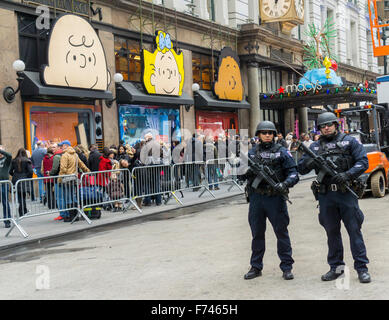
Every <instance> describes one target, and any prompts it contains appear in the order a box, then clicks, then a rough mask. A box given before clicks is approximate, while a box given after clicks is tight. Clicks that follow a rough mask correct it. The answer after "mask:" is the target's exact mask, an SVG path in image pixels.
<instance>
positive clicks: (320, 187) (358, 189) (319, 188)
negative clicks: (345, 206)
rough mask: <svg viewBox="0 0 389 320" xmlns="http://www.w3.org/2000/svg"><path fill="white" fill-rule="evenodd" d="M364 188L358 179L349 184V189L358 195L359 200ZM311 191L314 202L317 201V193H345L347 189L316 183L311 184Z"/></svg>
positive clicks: (336, 185) (335, 185)
mask: <svg viewBox="0 0 389 320" xmlns="http://www.w3.org/2000/svg"><path fill="white" fill-rule="evenodd" d="M365 187H366V186H365V184H363V183H362V181H361V180H359V179H356V180H354V181H353V182H352V183H351V184H350V188H351V189H352V190H353V191H354V192H355V193H356V194H357V195H358V197H359V198H361V197H362V195H363V193H364V191H365ZM311 190H312V192H313V195H314V196H315V199H316V200H318V195H319V193H320V194H326V193H327V192H329V191H333V192H337V191H339V192H341V193H346V192H347V189H346V188H345V187H344V186H339V185H338V184H324V183H319V182H317V181H313V182H312V184H311Z"/></svg>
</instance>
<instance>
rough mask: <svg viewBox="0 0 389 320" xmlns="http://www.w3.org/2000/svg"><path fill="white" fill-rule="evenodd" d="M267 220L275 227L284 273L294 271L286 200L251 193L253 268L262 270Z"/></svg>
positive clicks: (250, 218)
mask: <svg viewBox="0 0 389 320" xmlns="http://www.w3.org/2000/svg"><path fill="white" fill-rule="evenodd" d="M266 218H268V219H269V221H270V223H271V225H272V226H273V230H274V233H275V235H276V237H277V253H278V256H279V258H280V260H281V264H280V268H281V270H282V271H289V270H292V264H293V263H294V261H293V259H292V246H291V244H290V238H289V233H288V225H289V215H288V209H287V206H286V202H285V200H283V199H282V198H281V197H280V196H266V195H260V194H258V193H250V206H249V224H250V228H251V234H252V236H253V240H252V243H251V250H252V254H251V260H250V264H251V266H252V267H255V268H258V269H259V270H262V268H263V255H264V254H265V231H266Z"/></svg>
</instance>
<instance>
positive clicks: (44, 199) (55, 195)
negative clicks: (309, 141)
mask: <svg viewBox="0 0 389 320" xmlns="http://www.w3.org/2000/svg"><path fill="white" fill-rule="evenodd" d="M39 184H41V185H42V186H44V187H43V188H41V189H40V188H39ZM78 189H79V181H78V177H77V175H75V174H72V175H62V176H50V177H40V178H30V179H21V180H18V181H17V182H16V184H15V186H14V188H13V203H14V204H15V206H14V215H15V221H16V224H15V225H14V226H16V227H18V224H19V222H21V221H22V220H24V219H27V218H34V217H37V216H42V215H47V214H53V213H59V214H60V215H61V214H64V215H65V214H66V215H69V216H73V217H74V218H73V221H72V223H73V222H74V221H75V220H76V219H77V218H78V217H79V215H80V214H81V215H82V216H83V217H84V219H85V220H86V222H87V223H88V224H91V221H90V220H89V219H88V217H87V216H86V215H85V214H84V213H83V212H81V211H80V209H79V203H80V201H79V191H78ZM71 212H72V213H74V214H73V215H70V213H71ZM14 226H12V227H11V229H10V230H9V232H8V233H7V235H6V236H8V235H9V234H10V233H11V232H12V230H13V228H14ZM19 230H20V229H19ZM22 234H23V232H22ZM23 236H24V237H28V234H27V233H25V234H23Z"/></svg>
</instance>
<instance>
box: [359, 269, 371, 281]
mask: <svg viewBox="0 0 389 320" xmlns="http://www.w3.org/2000/svg"><path fill="white" fill-rule="evenodd" d="M358 279H359V282H360V283H369V282H371V278H370V274H369V273H368V272H367V271H361V272H358Z"/></svg>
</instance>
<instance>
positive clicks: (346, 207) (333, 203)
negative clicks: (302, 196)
mask: <svg viewBox="0 0 389 320" xmlns="http://www.w3.org/2000/svg"><path fill="white" fill-rule="evenodd" d="M317 125H318V128H319V130H320V132H321V135H320V138H319V140H318V141H315V142H313V143H312V144H311V145H310V147H309V148H310V149H311V150H312V151H313V152H314V153H315V154H317V155H319V156H321V157H323V158H324V159H325V160H331V161H333V162H334V163H335V164H336V165H337V167H338V169H337V170H336V171H337V172H338V174H337V175H336V176H334V177H330V176H329V175H325V176H324V178H323V180H321V183H317V185H318V187H317V191H318V193H317V197H318V200H319V208H320V212H319V223H320V224H321V225H322V226H323V227H324V229H325V231H326V233H327V240H328V241H327V244H328V255H327V262H328V264H329V265H330V270H329V271H328V272H327V273H326V274H324V275H323V276H322V277H321V280H322V281H331V280H335V279H337V278H338V277H339V276H340V275H342V274H343V273H344V265H345V263H344V260H343V244H342V236H341V233H340V226H341V221H343V223H344V226H345V227H346V230H347V232H348V234H349V237H350V247H351V253H352V256H353V259H354V269H355V270H356V271H357V273H358V278H359V281H360V282H361V283H368V282H370V281H371V278H370V275H369V273H368V269H367V266H366V265H367V264H368V263H369V260H368V258H367V255H366V247H365V243H364V241H363V237H362V232H361V226H362V222H363V219H364V216H363V213H362V211H361V210H360V209H359V206H358V199H357V198H356V197H355V196H354V195H353V194H352V193H351V192H350V191H347V190H346V189H344V188H343V186H344V184H345V183H347V184H350V183H351V182H352V181H353V180H355V179H356V178H357V177H359V176H360V175H361V174H362V173H363V172H364V171H365V170H366V169H367V168H368V166H369V162H368V159H367V155H366V150H365V149H364V148H363V146H362V144H361V143H359V142H358V141H357V140H356V139H355V138H354V137H352V136H348V135H346V134H345V133H342V132H340V130H339V123H338V118H337V117H336V115H335V114H334V113H332V112H325V113H322V114H320V115H319V117H318V119H317ZM312 169H315V171H316V173H318V172H319V168H318V167H317V165H316V164H315V162H314V161H313V160H312V158H311V157H309V156H308V155H307V154H304V155H303V157H302V158H301V159H300V161H299V162H298V172H299V173H300V174H307V173H308V172H310V171H311V170H312Z"/></svg>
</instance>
